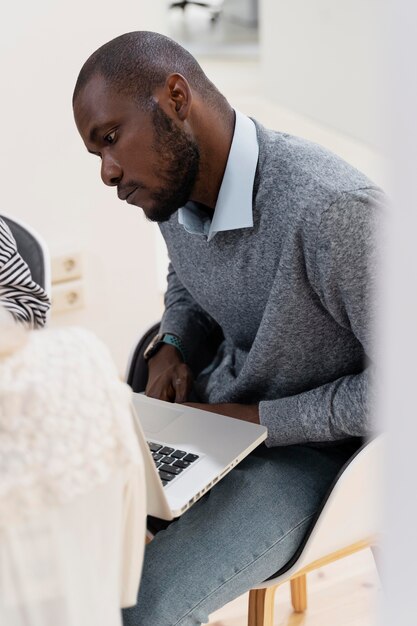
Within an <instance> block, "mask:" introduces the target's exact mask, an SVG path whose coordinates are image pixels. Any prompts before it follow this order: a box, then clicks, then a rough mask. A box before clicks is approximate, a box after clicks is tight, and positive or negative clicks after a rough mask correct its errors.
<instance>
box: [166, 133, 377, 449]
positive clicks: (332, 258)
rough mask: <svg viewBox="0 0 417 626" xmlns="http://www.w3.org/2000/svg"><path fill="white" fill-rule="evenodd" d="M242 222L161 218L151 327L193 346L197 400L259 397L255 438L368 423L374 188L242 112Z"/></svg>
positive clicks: (284, 441)
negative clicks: (253, 162) (245, 213)
mask: <svg viewBox="0 0 417 626" xmlns="http://www.w3.org/2000/svg"><path fill="white" fill-rule="evenodd" d="M256 128H257V135H258V142H259V161H258V166H257V171H256V176H255V183H254V190H253V219H254V225H253V228H246V229H239V230H235V231H226V232H220V233H218V234H217V235H216V236H215V237H214V239H212V240H211V241H210V242H207V240H206V238H205V237H201V236H197V235H192V234H189V233H187V232H186V231H185V230H184V228H183V227H182V226H181V225H179V224H178V216H177V214H174V215H173V216H172V217H171V219H170V220H169V221H168V222H166V223H164V224H161V231H162V234H163V236H164V238H165V241H166V243H167V247H168V253H169V256H170V260H171V263H170V268H169V274H168V289H167V293H166V296H165V313H164V316H163V319H162V330H163V331H164V332H170V333H173V334H176V335H178V336H180V337H181V338H182V341H183V342H184V344H185V346H186V348H187V350H188V352H189V353H190V354H191V353H192V352H193V351H198V350H199V349H201V346H202V345H204V343H205V342H206V341H207V337H208V335H209V333H210V331H211V330H212V329H213V327H214V326H215V325H216V324H218V325H220V327H221V329H222V331H223V333H224V337H225V340H224V342H223V343H222V344H221V346H220V348H219V350H218V352H217V355H216V357H215V360H214V362H213V363H212V366H211V368H210V370H207V371H206V372H203V373H202V374H201V375H200V376H199V378H198V380H197V388H198V390H199V392H200V395H201V397H202V401H204V402H210V403H217V402H238V403H246V404H254V403H259V413H260V421H261V423H262V424H264V425H265V426H267V428H268V439H267V441H266V444H267V445H269V446H278V445H288V444H296V443H306V442H328V441H334V440H339V439H344V438H347V437H352V436H363V435H367V434H369V433H370V432H371V431H372V425H371V421H372V420H371V414H372V411H371V406H370V405H371V402H370V397H371V394H370V393H369V387H370V376H371V371H372V367H370V366H369V357H370V356H372V340H371V335H372V317H373V316H372V308H373V307H372V304H373V290H374V285H375V282H376V279H375V275H376V263H377V254H376V246H375V240H376V234H377V227H376V222H377V216H378V214H380V213H381V210H380V207H381V204H382V203H383V194H382V192H381V191H380V190H379V189H378V188H377V187H376V186H375V185H373V184H372V183H371V182H370V181H369V180H368V179H367V178H366V177H365V176H364V175H363V174H361V173H360V172H358V171H357V170H356V169H354V168H353V167H352V166H350V165H348V164H347V163H346V162H344V161H343V160H341V159H340V158H338V157H337V156H335V155H334V154H332V153H330V152H328V151H326V150H325V149H323V148H322V147H320V146H318V145H316V144H313V143H310V142H307V141H305V140H302V139H299V138H296V137H292V136H289V135H286V134H283V133H278V132H273V131H269V130H266V129H265V128H263V127H262V126H261V125H260V124H258V123H256Z"/></svg>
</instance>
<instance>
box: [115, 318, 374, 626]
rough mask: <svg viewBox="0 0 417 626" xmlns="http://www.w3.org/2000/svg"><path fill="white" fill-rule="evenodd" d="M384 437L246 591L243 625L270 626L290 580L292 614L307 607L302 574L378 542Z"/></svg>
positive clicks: (133, 374) (138, 371)
mask: <svg viewBox="0 0 417 626" xmlns="http://www.w3.org/2000/svg"><path fill="white" fill-rule="evenodd" d="M158 329H159V324H155V325H153V326H152V327H151V328H150V329H149V330H148V331H147V332H146V333H145V334H144V335H143V337H142V338H141V339H140V340H139V341H138V343H137V345H136V346H135V348H134V350H133V351H132V354H131V357H130V359H129V363H128V369H127V383H128V384H129V385H130V386H131V387H132V389H133V391H135V392H140V391H143V390H144V389H145V387H146V381H147V375H148V373H147V365H146V361H145V360H144V359H143V353H144V351H145V349H146V347H147V345H148V344H149V343H150V341H151V340H152V338H153V337H154V335H155V334H156V333H157V332H158ZM382 453H383V436H378V437H377V438H375V439H373V440H371V441H370V442H368V443H366V444H364V445H363V446H362V447H361V448H359V450H357V451H356V452H355V454H354V455H353V456H352V457H351V458H350V459H349V461H348V462H347V463H346V464H345V465H344V466H343V467H342V468H341V470H340V471H339V473H338V474H337V476H336V478H335V480H334V481H333V484H332V485H331V487H330V489H329V491H328V493H327V494H326V496H325V498H324V500H323V502H322V505H321V508H320V509H319V511H318V512H317V514H316V516H315V519H314V520H313V522H312V524H311V526H310V529H309V531H308V533H307V535H306V536H305V537H304V540H303V542H302V544H301V545H300V547H299V548H298V550H297V552H296V553H295V554H294V556H293V557H292V559H291V560H290V561H289V562H288V563H286V565H285V566H284V567H283V568H281V570H279V571H278V572H277V573H276V574H274V576H273V577H272V578H270V579H268V580H266V581H264V582H262V583H261V584H259V585H257V586H256V587H254V588H253V589H251V590H250V592H249V607H248V626H273V618H274V595H275V591H276V589H277V587H279V586H280V585H282V584H284V583H285V582H287V581H290V585H291V600H292V605H293V608H294V610H295V611H296V612H297V613H302V612H304V611H305V610H306V608H307V574H308V573H309V572H311V571H313V570H315V569H317V568H319V567H323V566H324V565H327V564H328V563H331V562H332V561H336V560H338V559H340V558H343V557H345V556H349V555H350V554H353V553H355V552H358V551H359V550H363V549H365V548H370V547H371V548H374V547H375V546H376V544H377V543H378V539H379V526H380V523H379V515H378V513H379V508H380V507H379V497H380V493H379V491H380V490H379V483H380V475H381V465H382Z"/></svg>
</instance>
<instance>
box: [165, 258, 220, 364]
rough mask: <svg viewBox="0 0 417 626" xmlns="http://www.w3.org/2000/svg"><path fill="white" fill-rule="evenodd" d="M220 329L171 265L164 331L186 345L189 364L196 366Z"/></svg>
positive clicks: (166, 296)
mask: <svg viewBox="0 0 417 626" xmlns="http://www.w3.org/2000/svg"><path fill="white" fill-rule="evenodd" d="M216 327H217V323H216V322H215V321H214V319H213V318H212V317H211V316H210V315H209V314H208V313H206V312H205V311H204V310H203V309H202V308H201V307H200V306H199V304H198V303H197V302H196V301H195V300H194V298H193V296H192V295H191V294H190V293H189V291H188V290H187V289H186V288H185V287H184V285H183V284H182V282H181V281H180V279H179V278H178V276H177V274H176V272H175V270H174V268H173V266H172V263H170V264H169V267H168V286H167V290H166V293H165V311H164V314H163V317H162V321H161V327H160V331H161V332H164V333H171V334H173V335H176V336H177V337H179V338H180V339H181V340H182V343H183V344H184V348H185V352H186V355H187V362H191V363H192V362H193V361H194V359H195V357H196V355H198V353H199V351H200V350H201V349H202V347H203V346H205V345H206V343H207V341H208V338H209V336H210V334H211V333H212V332H213V331H214V330H215V328H216Z"/></svg>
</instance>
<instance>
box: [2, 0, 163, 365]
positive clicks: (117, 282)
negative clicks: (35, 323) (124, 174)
mask: <svg viewBox="0 0 417 626" xmlns="http://www.w3.org/2000/svg"><path fill="white" fill-rule="evenodd" d="M165 20H166V8H165V3H164V2H154V3H150V2H148V1H145V0H135V1H129V0H119V1H118V2H117V3H116V4H115V3H114V2H109V1H108V0H100V1H99V0H87V1H86V0H84V1H81V0H71V1H65V2H62V1H59V2H56V0H36V2H33V1H32V0H23V1H22V2H18V3H13V2H9V3H8V7H7V12H5V9H4V8H3V12H2V19H1V22H0V76H1V77H2V90H1V112H2V119H3V128H2V137H3V142H2V147H1V150H0V172H1V182H2V195H1V201H0V212H1V211H4V212H6V213H9V214H10V215H15V216H17V217H20V218H21V219H23V220H26V221H27V222H29V223H30V224H32V225H33V226H34V227H35V228H36V229H38V230H39V231H40V232H41V234H42V235H43V236H44V238H45V239H46V240H47V242H48V244H49V245H50V248H51V251H52V253H53V254H54V253H55V254H60V253H61V252H65V253H66V252H72V251H82V252H83V255H84V283H85V294H86V306H85V308H84V309H82V310H79V311H74V312H72V313H71V314H60V315H59V316H58V315H57V316H56V317H55V319H53V320H52V324H60V325H61V324H73V323H77V324H82V325H85V326H87V327H90V328H92V329H94V330H95V331H96V332H97V333H98V335H99V336H101V337H102V338H103V339H104V340H105V341H106V343H107V344H108V345H109V346H110V348H111V350H112V353H113V355H114V357H115V358H116V361H117V363H118V366H119V369H120V371H123V370H124V367H125V362H126V355H127V354H128V352H129V349H130V346H131V344H132V342H133V341H134V339H135V338H136V337H137V336H138V335H139V334H140V333H141V332H142V331H143V330H144V329H145V328H146V327H147V326H148V325H150V324H151V323H152V322H153V321H154V320H155V319H157V318H158V317H159V316H160V306H161V305H160V300H161V298H160V293H159V291H158V288H157V285H156V268H155V247H154V235H155V232H154V228H155V227H154V226H153V225H151V224H149V223H147V222H146V221H145V219H144V218H143V216H142V212H141V210H139V209H136V208H132V207H130V206H127V205H126V204H122V203H121V202H120V201H119V200H117V198H116V193H115V190H114V189H110V188H105V187H104V185H103V184H102V182H101V180H100V177H99V160H98V159H96V158H94V157H92V156H91V155H89V154H88V153H87V152H86V150H85V148H84V146H83V144H82V142H81V139H80V137H79V136H78V133H77V130H76V128H75V125H74V122H73V117H72V108H71V97H72V90H73V87H74V84H75V80H76V77H77V75H78V72H79V70H80V68H81V65H82V63H83V62H84V61H85V59H86V58H87V57H88V56H89V54H91V52H93V51H94V50H95V49H96V48H97V47H98V46H99V45H101V44H102V43H105V42H106V41H108V40H109V39H111V38H113V37H115V36H117V35H119V34H121V33H123V32H128V31H131V30H138V29H149V30H159V31H160V32H164V25H165Z"/></svg>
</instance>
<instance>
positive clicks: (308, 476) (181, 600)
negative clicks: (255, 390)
mask: <svg viewBox="0 0 417 626" xmlns="http://www.w3.org/2000/svg"><path fill="white" fill-rule="evenodd" d="M353 451H354V448H353V446H352V443H346V444H341V445H337V446H329V447H323V448H314V447H309V446H289V447H286V448H269V449H268V448H266V447H265V446H264V445H261V446H259V448H257V450H255V452H253V453H252V454H251V455H249V456H248V457H247V458H246V459H245V460H244V461H242V463H240V464H239V465H238V466H237V467H236V468H235V469H234V470H233V471H232V472H230V473H229V474H228V475H227V476H226V477H225V478H224V479H223V480H222V481H221V482H220V483H219V484H218V485H216V486H215V487H214V488H213V489H212V490H211V491H210V492H209V493H208V494H206V495H205V496H204V497H203V498H202V500H200V501H199V502H197V503H196V504H195V505H194V506H193V507H192V508H191V509H190V510H189V511H187V512H186V513H185V514H184V515H183V516H182V517H181V518H179V519H178V520H176V521H175V522H173V523H172V524H171V525H170V526H169V527H168V528H167V529H166V530H163V531H160V532H159V533H158V534H157V535H156V536H155V538H154V540H153V541H152V542H151V543H150V544H148V546H147V547H146V554H145V560H144V566H143V573H142V580H141V584H140V589H139V593H138V600H137V604H136V606H134V607H132V608H129V609H124V610H123V623H124V626H198V625H200V624H202V623H205V622H207V621H208V619H209V614H210V613H212V612H213V611H215V610H217V609H219V608H220V607H222V606H224V605H225V604H226V603H227V602H230V601H231V600H233V599H234V598H236V597H238V596H240V595H241V594H243V593H245V592H246V591H248V589H250V588H251V587H252V586H253V585H256V584H259V583H261V582H262V581H264V580H266V579H267V578H268V577H270V576H272V575H273V574H274V573H275V572H277V571H278V570H279V569H281V568H282V567H283V566H284V565H285V564H286V563H287V562H288V561H289V560H290V559H291V557H292V556H293V554H294V553H295V552H296V550H297V548H298V547H299V545H300V543H301V541H302V539H303V537H304V536H305V534H306V532H307V530H308V528H309V525H310V524H311V520H312V519H313V517H314V515H315V513H316V512H317V509H318V508H319V507H320V504H321V502H322V500H323V498H324V496H325V494H326V492H327V491H328V489H329V487H330V485H331V483H332V481H333V479H334V478H335V476H336V474H337V473H338V471H339V470H340V468H341V467H342V465H343V464H344V463H345V462H346V461H347V460H348V458H349V457H350V456H351V454H352V453H353Z"/></svg>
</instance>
